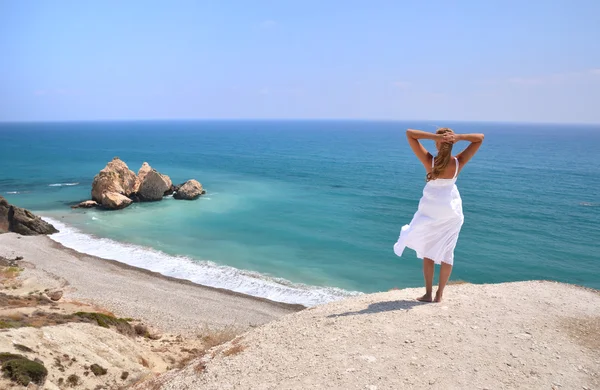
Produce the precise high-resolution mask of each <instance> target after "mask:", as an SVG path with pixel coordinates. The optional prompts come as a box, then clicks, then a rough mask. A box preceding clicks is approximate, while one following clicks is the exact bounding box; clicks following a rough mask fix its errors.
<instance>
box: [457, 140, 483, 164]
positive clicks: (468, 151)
mask: <svg viewBox="0 0 600 390" xmlns="http://www.w3.org/2000/svg"><path fill="white" fill-rule="evenodd" d="M483 138H484V135H483V134H479V133H477V134H456V135H455V136H454V139H455V142H457V141H469V142H471V144H470V145H469V146H467V147H466V148H465V150H463V151H462V152H460V153H459V154H458V155H457V156H456V157H457V158H458V163H459V164H460V169H462V168H463V167H464V166H465V164H466V163H468V162H469V160H470V159H471V158H473V156H474V155H475V153H477V151H478V150H479V147H480V146H481V143H482V142H483Z"/></svg>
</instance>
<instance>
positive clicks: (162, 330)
mask: <svg viewBox="0 0 600 390" xmlns="http://www.w3.org/2000/svg"><path fill="white" fill-rule="evenodd" d="M54 298H56V299H54ZM303 309H304V307H303V306H301V305H287V304H282V303H278V302H272V301H269V300H267V299H262V298H255V297H251V296H248V295H244V294H240V293H235V292H231V291H228V290H222V289H216V288H212V287H206V286H201V285H198V284H194V283H191V282H189V281H186V280H180V279H175V278H171V277H165V276H162V275H160V274H157V273H154V272H150V271H147V270H144V269H139V268H135V267H131V266H128V265H125V264H122V263H119V262H116V261H112V260H105V259H101V258H98V257H94V256H89V255H86V254H82V253H79V252H76V251H74V250H71V249H68V248H65V247H64V246H62V245H60V244H58V243H56V242H54V241H52V240H51V239H50V238H48V237H47V236H21V235H18V234H15V233H6V234H0V363H2V364H3V367H4V363H5V362H6V360H5V359H14V358H16V357H19V356H20V357H24V358H26V359H29V361H31V362H33V361H38V362H40V364H42V367H45V369H46V370H47V372H48V374H47V376H46V377H45V378H44V379H43V380H42V381H43V383H44V385H43V387H40V388H44V389H54V390H55V389H59V388H65V387H69V388H70V387H81V388H90V389H91V388H106V389H121V388H124V387H128V386H131V385H133V384H136V383H140V382H144V381H145V380H147V379H151V378H153V377H154V376H155V375H157V374H160V373H164V372H165V371H168V370H169V369H173V368H175V367H183V365H185V362H187V361H189V360H192V359H194V358H196V357H198V356H201V355H202V354H203V353H204V351H206V350H207V349H210V348H212V347H213V346H215V345H219V344H222V343H224V342H226V341H228V340H231V339H232V338H233V337H235V336H237V335H238V334H241V333H244V332H246V331H248V330H250V329H252V328H254V327H257V326H259V325H262V324H265V323H268V322H270V321H273V320H275V319H277V318H279V317H281V316H283V315H285V314H290V313H294V312H297V311H299V310H303ZM82 313H83V314H82ZM7 354H8V355H7ZM42 369H43V368H42ZM32 379H33V378H32ZM0 388H15V389H19V388H23V387H22V386H20V385H18V384H16V383H15V382H14V381H10V380H9V379H7V378H3V377H2V378H0ZM34 388H35V387H34Z"/></svg>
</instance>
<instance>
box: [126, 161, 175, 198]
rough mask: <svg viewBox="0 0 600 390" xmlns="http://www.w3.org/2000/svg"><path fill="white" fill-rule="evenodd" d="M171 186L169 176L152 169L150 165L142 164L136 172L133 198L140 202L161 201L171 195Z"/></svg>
mask: <svg viewBox="0 0 600 390" xmlns="http://www.w3.org/2000/svg"><path fill="white" fill-rule="evenodd" d="M172 186H173V183H172V182H171V178H170V177H169V176H167V175H163V174H161V173H160V172H158V171H157V170H155V169H152V167H151V166H150V164H148V163H147V162H144V163H143V164H142V167H141V168H140V170H139V171H138V175H137V184H136V188H135V194H134V197H136V198H138V199H137V200H139V201H142V202H143V201H156V200H161V199H162V197H163V196H165V195H170V194H172V192H170V191H171V187H172ZM135 200H136V199H134V201H135Z"/></svg>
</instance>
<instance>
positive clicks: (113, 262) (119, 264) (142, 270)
mask: <svg viewBox="0 0 600 390" xmlns="http://www.w3.org/2000/svg"><path fill="white" fill-rule="evenodd" d="M46 238H47V239H48V240H49V243H50V245H51V246H53V247H54V248H56V249H58V250H60V251H63V252H67V253H70V254H72V255H73V256H75V257H78V258H80V259H82V258H85V257H91V258H93V259H94V261H102V262H106V263H109V264H111V265H114V266H117V267H120V268H122V269H126V270H130V271H134V272H139V273H141V274H145V275H148V276H151V277H154V278H159V279H163V280H166V281H170V282H175V283H178V284H182V285H188V286H193V287H194V288H199V289H206V290H208V291H217V292H219V293H222V294H227V295H231V296H236V297H240V298H244V299H251V300H255V301H260V302H264V303H267V304H269V305H273V306H278V307H282V308H286V309H291V310H297V311H300V310H304V309H306V308H307V306H305V305H301V304H299V303H285V302H278V301H273V300H271V299H267V298H263V297H257V296H254V295H250V294H244V293H241V292H237V291H233V290H228V289H226V288H221V287H212V286H206V285H204V284H200V283H195V282H192V281H191V280H188V279H182V278H176V277H174V276H168V275H163V274H161V273H160V272H155V271H152V270H149V269H146V268H142V267H136V266H134V265H129V264H126V263H122V262H120V261H118V260H112V259H105V258H103V257H99V256H94V255H89V254H87V253H82V252H79V251H76V250H75V249H72V248H69V247H66V246H64V245H63V244H61V243H60V242H56V241H54V240H52V239H51V238H50V237H46ZM82 260H83V259H82ZM84 261H85V260H84Z"/></svg>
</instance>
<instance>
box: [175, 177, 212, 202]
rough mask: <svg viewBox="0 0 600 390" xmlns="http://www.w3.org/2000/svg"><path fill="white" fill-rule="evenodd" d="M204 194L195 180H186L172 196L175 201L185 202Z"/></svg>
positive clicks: (200, 185)
mask: <svg viewBox="0 0 600 390" xmlns="http://www.w3.org/2000/svg"><path fill="white" fill-rule="evenodd" d="M203 193H205V191H204V189H203V188H202V184H200V183H199V182H198V181H196V180H188V181H187V182H185V183H184V184H183V185H182V186H181V187H179V189H178V190H177V192H175V193H174V194H173V198H175V199H185V200H193V199H196V198H197V197H199V196H200V195H202V194H203Z"/></svg>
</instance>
